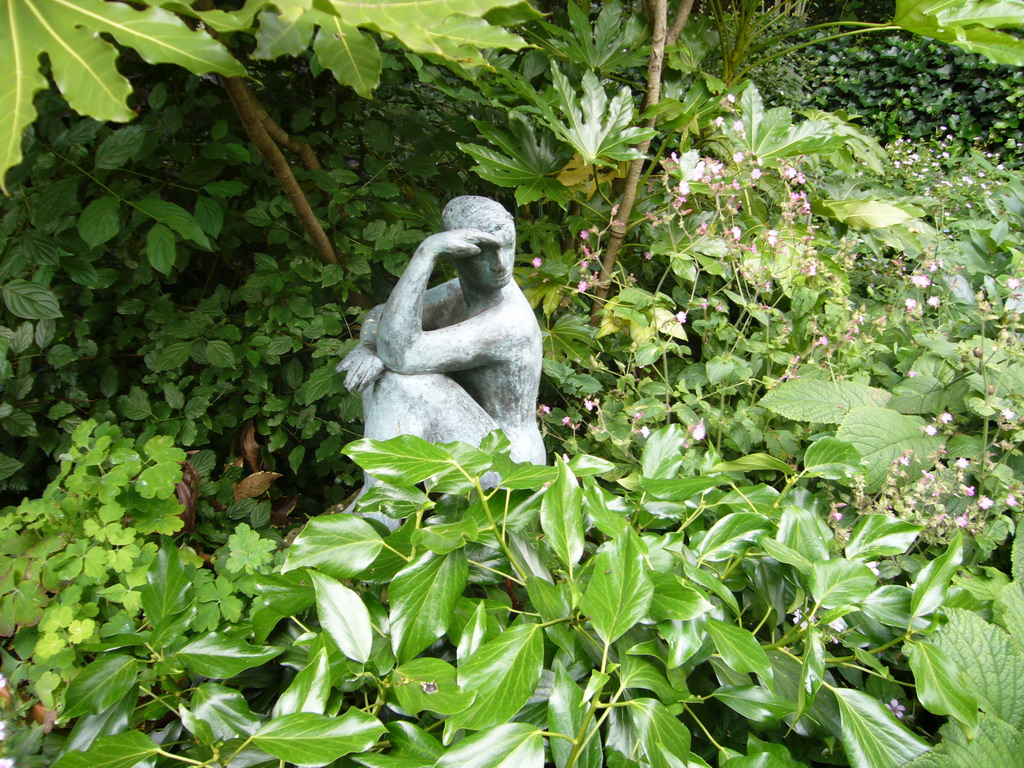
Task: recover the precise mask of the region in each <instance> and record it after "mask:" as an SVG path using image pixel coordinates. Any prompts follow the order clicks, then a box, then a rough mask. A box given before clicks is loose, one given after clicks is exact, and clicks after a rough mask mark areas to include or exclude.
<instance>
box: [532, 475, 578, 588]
mask: <svg viewBox="0 0 1024 768" xmlns="http://www.w3.org/2000/svg"><path fill="white" fill-rule="evenodd" d="M555 466H556V468H557V470H558V477H557V479H556V480H555V482H554V483H552V484H551V485H550V486H549V487H548V489H547V490H546V491H545V492H544V497H543V498H542V499H541V505H540V527H541V530H542V531H544V535H545V537H546V540H547V543H548V544H549V545H550V547H551V548H552V549H553V550H554V551H555V554H556V555H557V556H558V559H559V560H560V561H561V562H562V564H563V565H564V566H565V567H566V568H567V569H568V572H569V578H572V573H573V566H575V565H576V563H578V562H579V561H580V558H581V557H582V556H583V511H582V502H583V491H582V490H581V489H580V487H579V484H578V483H577V482H576V476H575V475H573V473H572V471H571V470H570V469H569V468H568V467H567V466H566V464H565V462H564V461H562V460H561V459H560V458H558V459H556V460H555Z"/></svg>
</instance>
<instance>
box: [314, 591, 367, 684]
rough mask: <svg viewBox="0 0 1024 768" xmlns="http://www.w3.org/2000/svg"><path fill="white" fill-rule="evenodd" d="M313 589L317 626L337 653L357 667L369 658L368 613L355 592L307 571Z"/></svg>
mask: <svg viewBox="0 0 1024 768" xmlns="http://www.w3.org/2000/svg"><path fill="white" fill-rule="evenodd" d="M309 575H310V576H311V577H312V578H313V587H314V588H315V589H316V612H317V615H318V616H319V617H320V625H321V626H322V627H323V628H324V629H325V630H327V635H328V637H330V638H331V640H332V641H333V642H334V643H335V644H336V645H337V646H338V649H339V650H340V651H341V652H342V653H344V654H345V655H346V656H348V657H349V658H350V659H352V660H353V661H358V662H359V663H360V664H362V663H365V662H366V661H367V659H369V658H370V650H371V646H372V645H373V630H372V628H371V626H370V612H369V611H367V610H366V606H365V605H364V604H363V601H362V600H361V599H360V598H359V595H357V594H356V593H355V592H353V591H352V590H351V589H349V588H348V587H346V586H345V585H344V584H342V583H341V582H338V581H335V580H334V579H332V578H330V577H329V576H323V575H321V574H319V573H317V572H316V571H310V572H309Z"/></svg>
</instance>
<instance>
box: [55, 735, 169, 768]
mask: <svg viewBox="0 0 1024 768" xmlns="http://www.w3.org/2000/svg"><path fill="white" fill-rule="evenodd" d="M159 751H160V747H158V746H157V745H156V744H155V743H154V742H153V740H152V739H150V738H149V737H148V736H146V735H145V734H142V733H139V732H138V731H127V732H125V733H119V734H117V735H116V736H102V737H100V738H98V739H96V741H94V742H93V744H92V746H91V747H89V749H87V750H86V751H84V752H77V751H76V752H69V753H68V754H66V755H64V756H63V757H61V758H60V760H58V761H57V762H56V763H54V764H53V768H135V766H136V765H138V764H139V763H140V762H142V761H143V760H145V759H146V758H147V757H150V756H152V755H155V754H156V753H157V752H159Z"/></svg>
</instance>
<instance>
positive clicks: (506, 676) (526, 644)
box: [445, 624, 544, 739]
mask: <svg viewBox="0 0 1024 768" xmlns="http://www.w3.org/2000/svg"><path fill="white" fill-rule="evenodd" d="M543 662H544V631H543V630H542V629H541V628H540V626H539V625H537V624H517V625H516V626H514V627H512V628H510V629H507V630H505V631H504V632H502V633H501V634H500V635H498V636H497V637H495V638H493V639H492V640H489V641H487V642H486V643H484V644H483V645H481V646H480V647H479V648H477V649H476V651H475V652H474V653H473V654H472V655H471V656H470V657H469V658H468V659H466V660H465V661H463V662H462V663H461V664H460V665H459V685H461V686H462V689H463V690H464V691H467V692H472V693H475V694H476V699H475V701H474V702H473V705H472V706H471V707H470V708H469V709H467V710H465V711H463V712H460V713H459V714H457V715H453V716H452V717H450V718H448V720H447V721H446V723H445V736H446V738H447V739H450V738H451V736H452V735H453V734H454V733H455V732H456V731H457V730H458V729H459V728H469V729H472V730H480V729H482V728H488V727H490V726H492V725H497V724H498V723H503V722H506V721H507V720H510V719H511V718H512V716H513V715H514V714H516V712H518V711H519V710H520V709H521V708H522V707H523V705H524V704H525V703H526V701H527V700H528V699H529V698H530V694H532V693H533V690H534V688H536V686H537V681H538V680H539V679H540V673H541V667H542V664H543Z"/></svg>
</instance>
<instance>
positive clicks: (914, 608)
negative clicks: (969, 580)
mask: <svg viewBox="0 0 1024 768" xmlns="http://www.w3.org/2000/svg"><path fill="white" fill-rule="evenodd" d="M963 552H964V550H963V537H962V536H961V535H960V531H957V532H956V535H955V536H954V537H953V540H952V541H951V542H950V543H949V545H948V546H947V547H946V551H945V552H943V553H942V554H941V555H939V556H938V557H936V558H935V559H934V560H932V561H931V562H930V563H928V565H926V566H925V567H924V568H922V569H921V571H920V572H919V573H918V574H917V577H916V578H915V579H914V584H913V593H912V595H911V597H910V613H911V615H912V616H927V615H928V614H930V613H932V612H933V611H935V610H936V609H937V608H938V607H939V606H940V605H942V599H943V598H944V597H945V595H946V590H947V589H948V587H949V582H950V579H952V578H953V576H954V574H956V571H957V568H959V567H960V563H962V562H963V558H964V554H963Z"/></svg>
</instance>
